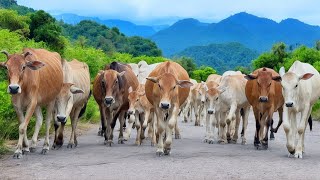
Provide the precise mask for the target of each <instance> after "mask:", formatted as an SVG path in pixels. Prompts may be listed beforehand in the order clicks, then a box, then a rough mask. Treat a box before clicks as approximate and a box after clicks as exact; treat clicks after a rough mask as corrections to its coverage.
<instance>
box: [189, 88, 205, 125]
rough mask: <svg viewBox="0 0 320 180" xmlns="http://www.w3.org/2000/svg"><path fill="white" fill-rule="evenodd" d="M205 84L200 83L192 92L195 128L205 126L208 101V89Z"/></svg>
mask: <svg viewBox="0 0 320 180" xmlns="http://www.w3.org/2000/svg"><path fill="white" fill-rule="evenodd" d="M205 85H206V83H205V82H200V83H197V84H196V85H195V87H194V88H193V89H192V90H191V93H192V103H193V110H194V115H195V118H196V120H195V122H194V125H195V126H203V124H204V122H203V121H204V120H203V119H204V112H203V109H204V103H205V101H206V89H205Z"/></svg>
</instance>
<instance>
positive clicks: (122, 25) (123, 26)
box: [54, 14, 169, 37]
mask: <svg viewBox="0 0 320 180" xmlns="http://www.w3.org/2000/svg"><path fill="white" fill-rule="evenodd" d="M54 17H55V18H56V19H57V20H63V21H64V22H65V23H68V24H72V25H75V24H78V23H79V22H80V21H82V20H92V21H95V22H97V23H100V24H103V25H106V26H108V27H117V28H119V29H120V31H121V32H122V33H124V34H125V35H127V36H142V37H150V36H152V35H154V34H155V33H156V32H157V31H160V30H162V29H165V28H167V27H169V26H166V25H157V26H143V25H136V24H134V23H131V22H129V21H123V20H118V19H109V20H102V19H99V18H97V17H86V16H78V15H76V14H60V15H54Z"/></svg>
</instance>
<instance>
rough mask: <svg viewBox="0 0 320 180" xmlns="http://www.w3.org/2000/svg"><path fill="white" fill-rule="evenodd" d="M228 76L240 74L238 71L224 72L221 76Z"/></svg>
mask: <svg viewBox="0 0 320 180" xmlns="http://www.w3.org/2000/svg"><path fill="white" fill-rule="evenodd" d="M228 75H242V73H241V72H240V71H226V72H224V73H223V74H222V77H223V76H228Z"/></svg>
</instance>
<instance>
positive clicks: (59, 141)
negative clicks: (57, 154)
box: [52, 123, 66, 149]
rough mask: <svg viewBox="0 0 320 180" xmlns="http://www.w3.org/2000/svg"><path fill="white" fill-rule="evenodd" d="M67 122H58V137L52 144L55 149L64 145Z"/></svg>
mask: <svg viewBox="0 0 320 180" xmlns="http://www.w3.org/2000/svg"><path fill="white" fill-rule="evenodd" d="M65 124H66V123H60V125H59V124H58V129H57V138H56V140H55V142H54V144H53V145H52V147H53V148H54V149H59V148H60V147H61V146H62V145H63V142H64V140H63V132H64V127H65Z"/></svg>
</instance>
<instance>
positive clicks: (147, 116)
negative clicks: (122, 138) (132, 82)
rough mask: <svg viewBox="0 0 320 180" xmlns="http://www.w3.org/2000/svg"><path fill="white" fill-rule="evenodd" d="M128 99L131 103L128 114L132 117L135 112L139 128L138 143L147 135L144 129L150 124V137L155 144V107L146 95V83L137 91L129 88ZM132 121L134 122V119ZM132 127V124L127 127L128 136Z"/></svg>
mask: <svg viewBox="0 0 320 180" xmlns="http://www.w3.org/2000/svg"><path fill="white" fill-rule="evenodd" d="M128 99H129V104H130V106H129V110H128V114H129V115H131V116H130V118H131V117H132V116H133V115H134V114H135V122H136V123H135V127H136V128H137V138H136V144H137V145H140V144H141V143H142V140H143V139H144V137H145V136H144V130H145V129H146V127H147V126H148V125H149V128H148V135H149V137H150V138H152V140H151V145H152V146H153V145H154V144H155V143H156V139H155V133H154V132H155V130H154V125H153V123H154V122H153V117H154V108H153V106H152V104H150V102H149V101H148V99H147V97H146V93H145V87H144V84H140V85H139V88H138V89H137V90H136V91H132V88H129V97H128ZM139 117H142V118H139ZM131 121H132V122H133V120H131ZM132 122H131V123H132ZM129 123H130V122H129ZM141 126H142V128H141ZM130 127H131V126H130V125H129V128H127V136H130V133H131V128H130ZM127 138H128V137H127Z"/></svg>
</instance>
